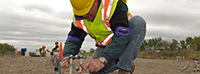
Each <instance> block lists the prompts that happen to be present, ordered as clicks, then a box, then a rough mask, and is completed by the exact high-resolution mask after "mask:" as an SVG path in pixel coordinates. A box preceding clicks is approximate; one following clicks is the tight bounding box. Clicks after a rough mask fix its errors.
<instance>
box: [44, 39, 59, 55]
mask: <svg viewBox="0 0 200 74" xmlns="http://www.w3.org/2000/svg"><path fill="white" fill-rule="evenodd" d="M59 51H60V44H59V43H58V41H56V42H55V47H54V48H53V49H48V50H47V52H50V53H51V55H52V56H53V52H59Z"/></svg>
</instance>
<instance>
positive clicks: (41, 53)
mask: <svg viewBox="0 0 200 74" xmlns="http://www.w3.org/2000/svg"><path fill="white" fill-rule="evenodd" d="M45 48H46V46H45V45H43V46H41V47H40V48H39V49H38V52H40V55H41V56H44V55H45V53H46V50H45Z"/></svg>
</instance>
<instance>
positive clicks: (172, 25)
mask: <svg viewBox="0 0 200 74" xmlns="http://www.w3.org/2000/svg"><path fill="white" fill-rule="evenodd" d="M199 3H200V0H128V7H129V10H130V12H131V13H132V14H133V15H140V16H142V17H143V18H144V19H145V20H146V22H147V33H146V38H145V39H150V38H154V37H162V39H163V40H166V41H171V40H172V39H176V40H184V39H185V38H186V37H194V36H200V33H199V32H200V29H199V28H200V4H199ZM72 15H73V13H72V7H71V4H70V2H69V0H0V43H9V44H10V45H14V46H15V48H17V49H18V50H20V49H21V48H24V47H25V48H27V49H28V51H32V52H35V50H36V49H38V48H39V47H41V46H42V45H46V46H47V48H48V49H52V48H53V47H54V42H55V41H58V42H62V43H63V44H64V42H65V40H66V39H67V34H68V32H69V31H70V23H71V22H72ZM90 48H95V43H94V40H93V39H91V38H90V37H89V36H87V37H86V40H85V42H84V44H83V45H82V48H81V49H84V50H86V51H89V49H90Z"/></svg>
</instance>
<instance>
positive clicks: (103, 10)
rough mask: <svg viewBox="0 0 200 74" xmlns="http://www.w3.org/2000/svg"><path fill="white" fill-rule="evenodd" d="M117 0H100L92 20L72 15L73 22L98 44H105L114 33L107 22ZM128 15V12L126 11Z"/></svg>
mask: <svg viewBox="0 0 200 74" xmlns="http://www.w3.org/2000/svg"><path fill="white" fill-rule="evenodd" d="M117 3H118V0H101V4H100V5H99V9H98V12H97V14H96V16H95V19H94V20H93V22H91V21H88V20H86V19H83V18H80V17H75V15H74V17H73V24H74V25H75V26H76V27H78V28H81V29H83V30H84V31H85V32H86V33H88V34H89V35H90V36H91V37H92V38H93V39H95V42H96V44H97V45H99V46H107V45H108V43H109V42H110V41H111V40H112V37H113V35H114V33H113V31H112V30H111V25H110V23H109V21H110V19H111V17H112V15H113V14H114V12H115V9H116V7H117ZM127 16H128V13H127Z"/></svg>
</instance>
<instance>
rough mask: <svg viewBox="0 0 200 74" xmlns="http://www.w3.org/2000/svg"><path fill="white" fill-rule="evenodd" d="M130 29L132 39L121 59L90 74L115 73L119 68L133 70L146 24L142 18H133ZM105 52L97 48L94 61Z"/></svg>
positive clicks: (93, 57)
mask: <svg viewBox="0 0 200 74" xmlns="http://www.w3.org/2000/svg"><path fill="white" fill-rule="evenodd" d="M129 27H130V30H131V38H130V42H129V44H128V45H127V47H126V49H125V51H124V52H123V54H122V56H120V57H119V59H116V60H113V61H112V62H109V63H108V64H107V65H106V66H105V67H104V68H103V69H101V70H99V71H98V72H90V74H105V73H109V72H113V71H115V70H116V69H118V68H120V69H123V70H127V71H129V70H130V69H131V66H132V65H131V64H132V63H133V61H134V60H135V59H136V57H137V56H138V54H139V51H140V46H141V44H142V42H143V40H144V38H145V35H146V22H145V20H144V19H143V18H142V17H140V16H133V17H132V18H131V19H130V20H129ZM103 50H104V48H102V47H97V49H96V51H95V53H94V54H93V56H92V59H96V58H99V57H100V56H101V54H102V53H103Z"/></svg>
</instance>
